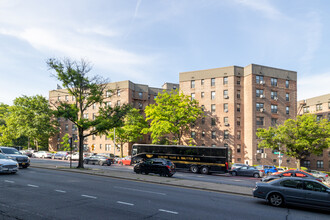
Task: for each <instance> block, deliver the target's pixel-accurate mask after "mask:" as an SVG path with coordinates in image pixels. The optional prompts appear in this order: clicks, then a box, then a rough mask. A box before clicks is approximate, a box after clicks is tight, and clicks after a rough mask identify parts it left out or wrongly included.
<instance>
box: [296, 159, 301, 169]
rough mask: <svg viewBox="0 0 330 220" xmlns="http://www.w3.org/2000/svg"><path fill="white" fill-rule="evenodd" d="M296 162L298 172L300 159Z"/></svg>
mask: <svg viewBox="0 0 330 220" xmlns="http://www.w3.org/2000/svg"><path fill="white" fill-rule="evenodd" d="M296 160H297V169H299V170H300V159H298V158H296Z"/></svg>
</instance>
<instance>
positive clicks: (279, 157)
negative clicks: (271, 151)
mask: <svg viewBox="0 0 330 220" xmlns="http://www.w3.org/2000/svg"><path fill="white" fill-rule="evenodd" d="M278 151H279V154H278V167H280V168H281V163H282V154H281V145H279V146H278Z"/></svg>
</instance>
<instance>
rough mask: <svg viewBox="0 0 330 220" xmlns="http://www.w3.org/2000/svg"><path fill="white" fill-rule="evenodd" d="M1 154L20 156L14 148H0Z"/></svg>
mask: <svg viewBox="0 0 330 220" xmlns="http://www.w3.org/2000/svg"><path fill="white" fill-rule="evenodd" d="M2 152H3V153H5V154H20V152H19V151H18V150H16V149H15V148H2Z"/></svg>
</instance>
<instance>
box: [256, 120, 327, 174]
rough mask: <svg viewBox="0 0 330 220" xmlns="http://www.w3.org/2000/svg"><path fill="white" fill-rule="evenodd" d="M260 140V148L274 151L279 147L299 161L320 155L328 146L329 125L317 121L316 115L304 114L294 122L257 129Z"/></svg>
mask: <svg viewBox="0 0 330 220" xmlns="http://www.w3.org/2000/svg"><path fill="white" fill-rule="evenodd" d="M257 135H258V137H259V138H261V142H260V143H259V146H260V147H265V148H272V149H275V150H278V149H279V146H280V147H281V148H280V149H281V152H282V153H284V154H286V155H288V156H290V157H294V158H296V159H297V162H298V163H297V167H298V168H300V160H301V159H304V158H306V156H309V155H310V154H316V155H320V154H321V153H322V152H323V150H324V149H326V148H329V145H330V123H329V122H328V121H327V120H326V119H323V120H321V121H317V118H316V115H311V114H305V115H302V116H298V117H297V119H296V120H293V119H288V120H286V121H285V123H284V124H283V125H279V126H278V127H276V128H273V127H269V128H268V129H258V132H257Z"/></svg>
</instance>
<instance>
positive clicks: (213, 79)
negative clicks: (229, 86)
mask: <svg viewBox="0 0 330 220" xmlns="http://www.w3.org/2000/svg"><path fill="white" fill-rule="evenodd" d="M211 86H215V78H212V79H211Z"/></svg>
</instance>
